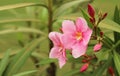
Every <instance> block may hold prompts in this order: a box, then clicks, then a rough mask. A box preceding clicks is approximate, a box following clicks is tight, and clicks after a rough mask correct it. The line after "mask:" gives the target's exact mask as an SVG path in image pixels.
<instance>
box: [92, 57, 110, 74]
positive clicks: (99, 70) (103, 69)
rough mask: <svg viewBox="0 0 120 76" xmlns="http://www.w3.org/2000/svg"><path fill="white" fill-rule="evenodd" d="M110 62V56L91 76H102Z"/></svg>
mask: <svg viewBox="0 0 120 76" xmlns="http://www.w3.org/2000/svg"><path fill="white" fill-rule="evenodd" d="M111 61H112V56H111V57H109V58H108V60H107V61H105V62H104V64H103V65H102V66H99V67H98V68H97V69H96V70H95V71H94V73H93V75H92V76H102V75H103V73H104V71H105V70H106V69H107V68H108V67H109V65H110V63H111Z"/></svg>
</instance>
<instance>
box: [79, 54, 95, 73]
mask: <svg viewBox="0 0 120 76" xmlns="http://www.w3.org/2000/svg"><path fill="white" fill-rule="evenodd" d="M83 57H84V58H83V59H82V63H84V64H83V65H82V67H81V68H80V72H84V71H86V70H87V69H88V67H89V65H90V64H91V60H93V59H95V58H96V56H95V55H93V56H89V55H87V54H85V55H83Z"/></svg>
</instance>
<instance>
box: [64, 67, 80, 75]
mask: <svg viewBox="0 0 120 76" xmlns="http://www.w3.org/2000/svg"><path fill="white" fill-rule="evenodd" d="M79 72H80V68H79V69H74V70H71V71H69V72H67V73H65V74H64V75H63V76H72V75H74V74H76V73H79Z"/></svg>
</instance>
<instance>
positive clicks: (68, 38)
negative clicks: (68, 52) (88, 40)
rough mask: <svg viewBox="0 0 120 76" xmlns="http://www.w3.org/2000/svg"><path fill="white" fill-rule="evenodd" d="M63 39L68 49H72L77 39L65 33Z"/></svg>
mask: <svg viewBox="0 0 120 76" xmlns="http://www.w3.org/2000/svg"><path fill="white" fill-rule="evenodd" d="M62 41H63V45H64V47H65V48H66V49H71V47H72V46H73V44H74V43H75V39H74V37H73V36H72V35H71V34H63V36H62Z"/></svg>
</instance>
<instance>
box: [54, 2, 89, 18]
mask: <svg viewBox="0 0 120 76" xmlns="http://www.w3.org/2000/svg"><path fill="white" fill-rule="evenodd" d="M88 1H89V0H73V1H70V2H67V3H65V4H63V5H61V6H60V7H59V8H58V9H57V10H56V11H55V17H58V16H60V15H61V14H62V13H63V12H64V11H66V10H67V9H68V8H70V7H72V6H74V5H77V4H80V3H84V2H88Z"/></svg>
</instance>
